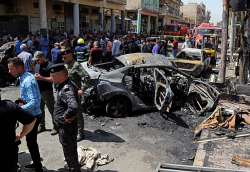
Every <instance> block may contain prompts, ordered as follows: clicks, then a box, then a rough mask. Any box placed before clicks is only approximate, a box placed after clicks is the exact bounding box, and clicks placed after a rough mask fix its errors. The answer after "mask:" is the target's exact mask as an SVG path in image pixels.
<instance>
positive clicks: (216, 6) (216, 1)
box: [182, 0, 223, 24]
mask: <svg viewBox="0 0 250 172" xmlns="http://www.w3.org/2000/svg"><path fill="white" fill-rule="evenodd" d="M222 1H223V0H182V2H183V3H184V4H187V3H189V2H198V3H200V2H203V3H204V4H205V5H206V7H207V9H208V10H209V11H211V19H210V22H211V23H215V24H216V23H217V22H220V21H221V19H222Z"/></svg>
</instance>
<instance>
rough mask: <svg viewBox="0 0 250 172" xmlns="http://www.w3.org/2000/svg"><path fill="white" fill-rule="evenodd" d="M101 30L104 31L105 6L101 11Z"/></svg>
mask: <svg viewBox="0 0 250 172" xmlns="http://www.w3.org/2000/svg"><path fill="white" fill-rule="evenodd" d="M99 31H100V32H103V31H104V8H103V7H101V8H100V11H99Z"/></svg>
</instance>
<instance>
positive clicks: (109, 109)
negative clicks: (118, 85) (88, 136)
mask: <svg viewBox="0 0 250 172" xmlns="http://www.w3.org/2000/svg"><path fill="white" fill-rule="evenodd" d="M105 110H106V113H107V114H108V115H109V116H111V117H115V118H119V117H124V116H127V115H129V113H130V112H131V103H130V101H129V100H128V99H127V98H126V97H124V96H119V97H118V96H116V97H113V98H111V99H110V100H109V101H108V102H107V103H106V106H105Z"/></svg>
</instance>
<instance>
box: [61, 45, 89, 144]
mask: <svg viewBox="0 0 250 172" xmlns="http://www.w3.org/2000/svg"><path fill="white" fill-rule="evenodd" d="M61 54H62V58H63V61H64V63H65V66H66V69H67V70H68V74H69V78H70V80H71V81H73V82H74V83H75V85H76V87H77V89H78V96H79V100H81V96H83V92H84V90H85V89H86V87H87V84H86V80H87V76H88V75H87V73H86V71H85V70H84V69H83V67H82V66H81V65H80V63H78V62H77V61H76V60H75V58H74V54H73V51H72V50H71V48H70V47H62V48H61ZM82 112H83V109H82V106H79V111H78V114H77V118H78V120H77V121H78V135H77V141H81V140H82V139H84V118H83V115H82Z"/></svg>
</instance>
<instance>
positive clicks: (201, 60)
mask: <svg viewBox="0 0 250 172" xmlns="http://www.w3.org/2000/svg"><path fill="white" fill-rule="evenodd" d="M210 59H211V58H210V57H208V56H207V54H206V52H205V51H204V50H201V49H197V48H184V49H182V50H181V51H180V52H179V53H178V54H177V56H176V58H174V59H173V58H169V60H170V61H171V63H172V65H174V66H175V67H177V68H178V69H180V70H182V71H184V72H185V73H187V74H190V75H192V76H193V77H196V78H199V77H204V78H209V76H210V74H211V72H212V67H211V60H210Z"/></svg>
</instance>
